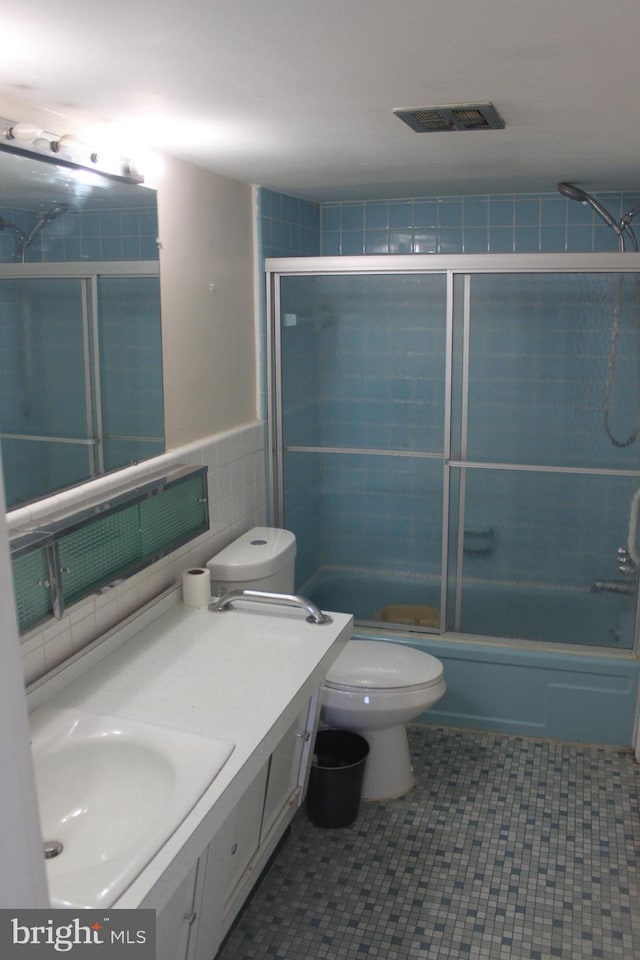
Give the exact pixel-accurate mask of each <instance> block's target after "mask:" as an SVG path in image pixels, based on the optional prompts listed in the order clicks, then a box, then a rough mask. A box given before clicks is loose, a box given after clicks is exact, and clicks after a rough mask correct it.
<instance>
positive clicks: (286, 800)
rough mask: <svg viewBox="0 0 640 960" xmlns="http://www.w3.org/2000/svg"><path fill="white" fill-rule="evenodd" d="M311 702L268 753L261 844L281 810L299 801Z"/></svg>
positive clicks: (276, 820)
mask: <svg viewBox="0 0 640 960" xmlns="http://www.w3.org/2000/svg"><path fill="white" fill-rule="evenodd" d="M312 704H313V700H312V701H311V703H310V704H307V706H306V707H305V708H304V710H302V711H301V712H300V714H299V715H298V717H297V718H296V719H295V721H294V722H293V723H292V724H291V726H290V727H289V729H288V730H287V732H286V734H285V735H284V737H283V738H282V740H281V741H280V743H279V744H278V746H277V747H276V749H275V750H274V751H273V753H272V754H271V759H270V761H269V780H268V783H267V793H266V797H265V803H264V814H263V817H262V834H261V837H260V843H261V844H262V843H265V842H266V841H267V840H268V838H269V834H270V833H271V830H272V829H273V828H274V827H275V825H276V824H277V822H278V820H279V818H280V815H281V814H282V813H283V811H285V810H287V809H290V808H291V807H297V806H299V805H300V802H301V796H302V790H303V786H304V778H303V777H302V776H301V765H302V761H303V756H305V755H306V753H307V752H308V751H307V749H306V747H307V745H308V743H309V741H310V739H311V736H312V734H313V726H314V721H315V713H314V715H313V716H311V714H312Z"/></svg>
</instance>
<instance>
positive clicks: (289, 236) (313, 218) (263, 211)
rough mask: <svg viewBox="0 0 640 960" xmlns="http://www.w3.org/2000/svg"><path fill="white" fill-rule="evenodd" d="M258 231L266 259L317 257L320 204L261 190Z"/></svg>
mask: <svg viewBox="0 0 640 960" xmlns="http://www.w3.org/2000/svg"><path fill="white" fill-rule="evenodd" d="M259 228H260V247H261V251H262V256H263V257H317V256H318V255H319V253H320V207H319V205H318V204H317V203H310V202H309V201H308V200H299V199H297V198H296V197H289V196H287V195H286V194H283V193H275V192H274V191H273V190H265V189H264V188H261V189H260V191H259Z"/></svg>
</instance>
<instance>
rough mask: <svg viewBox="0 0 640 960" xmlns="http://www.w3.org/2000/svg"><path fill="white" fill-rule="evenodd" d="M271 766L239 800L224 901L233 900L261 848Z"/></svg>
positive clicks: (234, 812) (234, 819) (229, 851)
mask: <svg viewBox="0 0 640 960" xmlns="http://www.w3.org/2000/svg"><path fill="white" fill-rule="evenodd" d="M268 769H269V764H268V763H266V764H265V765H264V767H263V768H262V770H261V771H260V773H259V774H258V776H257V777H256V778H255V780H254V781H253V783H252V784H251V786H250V787H249V789H248V790H247V791H246V793H245V794H244V796H243V797H241V799H240V800H239V801H238V803H237V805H236V808H235V810H234V811H233V814H232V815H231V818H230V819H231V823H232V825H233V826H232V829H231V835H230V838H229V850H228V869H227V885H226V897H225V904H227V903H229V901H230V900H231V898H232V896H233V893H234V890H235V888H236V886H238V884H239V883H240V881H241V880H242V879H243V877H244V874H245V872H246V870H247V868H248V866H249V864H250V862H251V860H252V858H253V856H254V854H255V853H256V852H257V850H258V845H259V843H260V825H261V823H262V810H263V807H264V794H265V790H266V786H267V773H268Z"/></svg>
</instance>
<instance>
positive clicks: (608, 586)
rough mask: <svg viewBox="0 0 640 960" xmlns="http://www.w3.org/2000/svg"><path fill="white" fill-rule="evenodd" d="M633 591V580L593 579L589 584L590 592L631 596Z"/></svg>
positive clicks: (634, 589) (634, 590)
mask: <svg viewBox="0 0 640 960" xmlns="http://www.w3.org/2000/svg"><path fill="white" fill-rule="evenodd" d="M635 592H636V583H635V581H629V580H595V581H594V582H593V583H592V584H591V593H617V594H620V595H621V596H624V597H633V596H634V595H635Z"/></svg>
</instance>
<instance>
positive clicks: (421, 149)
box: [0, 0, 640, 200]
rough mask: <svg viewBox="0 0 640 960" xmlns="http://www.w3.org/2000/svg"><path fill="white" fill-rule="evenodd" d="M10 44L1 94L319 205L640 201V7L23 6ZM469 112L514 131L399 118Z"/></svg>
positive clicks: (285, 1)
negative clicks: (610, 195)
mask: <svg viewBox="0 0 640 960" xmlns="http://www.w3.org/2000/svg"><path fill="white" fill-rule="evenodd" d="M2 37H3V41H2V48H3V49H2V57H1V58H0V92H4V93H6V94H11V95H13V96H19V97H22V98H23V99H24V100H28V101H30V102H32V103H34V104H37V105H39V106H43V107H48V108H50V109H54V110H56V111H58V112H60V113H63V114H65V115H66V116H70V117H76V118H80V119H91V120H92V121H97V122H99V123H101V124H109V125H114V132H115V133H116V134H117V136H118V137H120V138H121V139H122V138H125V139H126V137H127V136H128V135H130V134H131V132H132V131H133V132H134V134H135V136H136V137H138V138H139V139H140V140H141V141H142V142H146V144H147V145H148V146H150V147H153V148H156V149H161V150H164V151H166V152H170V153H174V154H176V155H177V156H181V157H184V158H187V159H190V160H193V161H195V162H196V163H199V164H201V165H204V166H207V167H209V168H211V169H212V170H215V171H217V172H219V173H223V174H227V175H229V176H231V177H235V178H237V179H240V180H245V181H247V182H251V183H259V184H262V185H263V186H266V187H269V188H271V189H274V190H279V191H283V192H286V193H291V194H293V195H295V196H300V197H305V198H308V199H311V200H341V199H366V198H376V197H401V196H418V195H423V196H424V195H435V194H452V193H455V194H474V193H487V192H490V193H510V192H537V191H548V190H553V189H555V184H556V183H557V181H559V180H572V181H575V182H578V183H580V184H581V185H582V186H583V187H585V188H587V189H590V190H618V189H631V190H640V163H639V161H640V51H639V41H640V2H638V0H609V2H608V3H606V2H605V0H271V2H267V0H146V2H144V0H138V2H132V0H107V2H102V3H98V2H97V0H94V2H93V3H91V4H89V3H88V2H87V0H25V2H24V3H22V4H17V3H14V4H12V5H11V6H10V7H8V8H7V6H5V10H3V13H2ZM469 101H492V102H493V103H494V104H495V106H496V108H497V109H498V111H499V112H500V113H501V115H502V117H503V118H504V120H505V122H506V129H505V130H502V131H474V132H454V133H427V134H418V133H414V132H412V131H411V130H410V129H409V127H407V126H406V125H405V124H404V123H402V122H401V121H400V120H399V119H398V118H397V117H395V116H394V114H393V109H394V108H397V107H422V106H431V105H441V104H450V103H460V102H469ZM11 119H29V118H11ZM62 132H64V131H62Z"/></svg>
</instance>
